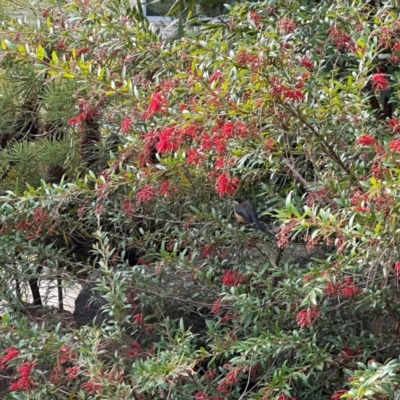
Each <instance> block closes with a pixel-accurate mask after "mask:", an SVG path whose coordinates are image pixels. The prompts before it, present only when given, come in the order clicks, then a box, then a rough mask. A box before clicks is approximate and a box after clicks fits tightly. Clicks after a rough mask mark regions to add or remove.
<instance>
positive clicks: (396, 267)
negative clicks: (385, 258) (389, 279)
mask: <svg viewBox="0 0 400 400" xmlns="http://www.w3.org/2000/svg"><path fill="white" fill-rule="evenodd" d="M394 270H395V271H396V274H397V277H398V278H399V277H400V261H397V262H396V263H395V264H394Z"/></svg>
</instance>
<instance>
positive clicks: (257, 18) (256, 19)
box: [249, 10, 262, 28]
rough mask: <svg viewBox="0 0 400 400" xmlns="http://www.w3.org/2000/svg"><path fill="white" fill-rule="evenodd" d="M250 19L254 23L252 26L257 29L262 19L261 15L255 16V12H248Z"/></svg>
mask: <svg viewBox="0 0 400 400" xmlns="http://www.w3.org/2000/svg"><path fill="white" fill-rule="evenodd" d="M249 17H250V19H251V20H252V21H253V22H254V25H255V26H256V27H257V28H258V27H259V26H260V19H261V18H262V15H261V14H257V11H254V10H252V11H250V14H249Z"/></svg>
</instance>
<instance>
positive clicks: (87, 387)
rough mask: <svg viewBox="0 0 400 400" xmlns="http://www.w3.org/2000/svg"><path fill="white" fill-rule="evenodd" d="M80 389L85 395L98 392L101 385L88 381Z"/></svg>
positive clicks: (101, 387)
mask: <svg viewBox="0 0 400 400" xmlns="http://www.w3.org/2000/svg"><path fill="white" fill-rule="evenodd" d="M81 388H82V389H83V390H84V391H85V392H86V393H93V392H99V391H100V390H101V389H103V385H102V384H101V383H94V382H92V381H89V382H84V383H82V384H81Z"/></svg>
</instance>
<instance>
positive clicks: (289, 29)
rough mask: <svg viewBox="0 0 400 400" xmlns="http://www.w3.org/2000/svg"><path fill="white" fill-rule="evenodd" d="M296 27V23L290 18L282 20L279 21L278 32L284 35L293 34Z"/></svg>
mask: <svg viewBox="0 0 400 400" xmlns="http://www.w3.org/2000/svg"><path fill="white" fill-rule="evenodd" d="M296 27H297V26H296V24H295V22H294V21H293V20H291V19H290V18H282V19H280V20H279V21H278V30H279V31H280V32H282V33H293V32H294V31H295V29H296Z"/></svg>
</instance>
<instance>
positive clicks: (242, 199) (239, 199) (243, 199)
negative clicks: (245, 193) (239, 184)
mask: <svg viewBox="0 0 400 400" xmlns="http://www.w3.org/2000/svg"><path fill="white" fill-rule="evenodd" d="M235 201H236V203H238V204H240V203H243V202H244V201H246V199H245V198H244V197H238V198H236V199H235Z"/></svg>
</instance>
